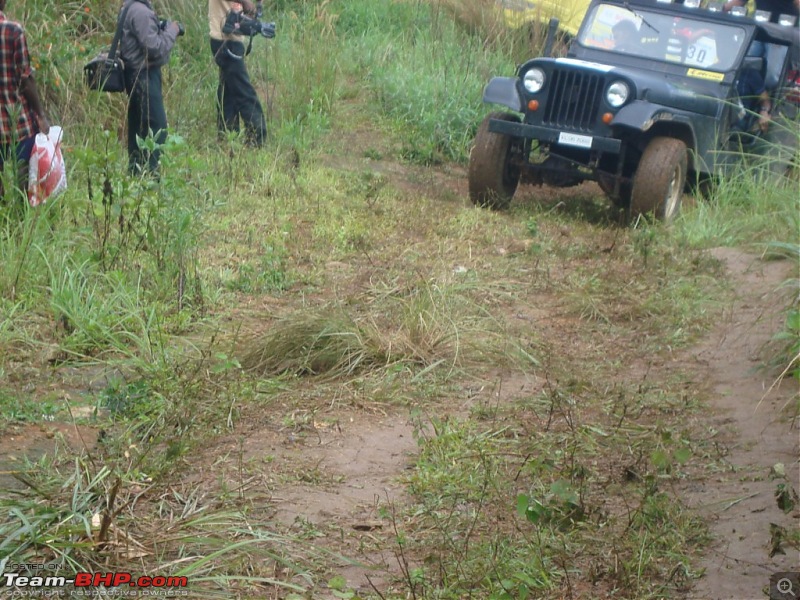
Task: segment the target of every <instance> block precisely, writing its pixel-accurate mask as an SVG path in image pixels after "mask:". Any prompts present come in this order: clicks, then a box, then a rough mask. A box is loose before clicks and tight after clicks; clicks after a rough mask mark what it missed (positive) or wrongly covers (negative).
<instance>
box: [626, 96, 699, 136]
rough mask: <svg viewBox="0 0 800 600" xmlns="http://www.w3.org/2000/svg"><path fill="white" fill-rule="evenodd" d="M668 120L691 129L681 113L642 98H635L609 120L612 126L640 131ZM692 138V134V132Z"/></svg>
mask: <svg viewBox="0 0 800 600" xmlns="http://www.w3.org/2000/svg"><path fill="white" fill-rule="evenodd" d="M662 121H669V122H670V123H680V124H681V125H683V126H685V127H688V128H689V129H690V130H691V129H692V124H691V121H690V120H689V119H688V118H686V117H685V116H683V115H681V114H676V113H674V112H671V111H670V110H669V109H666V108H664V107H663V106H660V105H658V104H650V103H649V102H644V101H642V100H635V101H634V102H631V103H630V104H628V105H627V106H623V107H622V109H621V110H620V111H619V112H618V113H617V114H616V115H615V116H614V120H613V121H611V126H612V127H630V128H632V129H637V130H639V131H641V132H646V131H649V130H650V129H651V128H652V127H653V126H654V125H655V124H656V123H660V122H662ZM692 137H693V138H694V134H692Z"/></svg>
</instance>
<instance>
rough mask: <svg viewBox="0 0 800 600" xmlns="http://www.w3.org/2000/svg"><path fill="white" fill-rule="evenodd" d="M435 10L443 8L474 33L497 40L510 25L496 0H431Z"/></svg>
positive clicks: (459, 23) (493, 40)
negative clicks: (506, 22) (507, 23)
mask: <svg viewBox="0 0 800 600" xmlns="http://www.w3.org/2000/svg"><path fill="white" fill-rule="evenodd" d="M431 5H432V6H433V7H434V10H443V11H444V12H446V13H447V14H448V15H450V17H451V18H452V19H453V21H455V22H456V23H457V24H458V25H459V27H461V28H462V29H464V30H465V31H467V32H469V33H470V34H473V35H478V36H480V37H481V38H483V39H485V40H487V41H489V42H495V41H497V40H498V39H499V38H502V37H503V36H504V35H505V34H506V33H507V32H508V27H507V26H506V24H505V21H504V20H503V14H502V12H501V11H500V10H498V7H497V4H496V3H495V2H494V0H431Z"/></svg>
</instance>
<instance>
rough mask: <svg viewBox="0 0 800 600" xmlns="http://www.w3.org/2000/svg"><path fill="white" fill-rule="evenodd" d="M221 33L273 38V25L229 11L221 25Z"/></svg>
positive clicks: (239, 12)
mask: <svg viewBox="0 0 800 600" xmlns="http://www.w3.org/2000/svg"><path fill="white" fill-rule="evenodd" d="M222 33H225V34H231V33H232V34H233V35H242V36H248V37H253V36H256V35H263V36H264V37H265V38H274V37H275V23H264V22H263V21H259V20H258V19H253V18H252V17H248V16H247V15H246V14H244V13H243V12H241V11H233V10H232V11H229V12H228V15H227V16H226V17H225V23H223V24H222Z"/></svg>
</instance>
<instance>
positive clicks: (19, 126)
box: [0, 11, 37, 145]
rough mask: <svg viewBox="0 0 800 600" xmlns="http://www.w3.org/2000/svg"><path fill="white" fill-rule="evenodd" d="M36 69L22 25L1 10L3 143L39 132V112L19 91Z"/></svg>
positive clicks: (0, 132)
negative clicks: (11, 19)
mask: <svg viewBox="0 0 800 600" xmlns="http://www.w3.org/2000/svg"><path fill="white" fill-rule="evenodd" d="M32 73H33V69H32V68H31V59H30V56H29V55H28V44H27V42H26V41H25V32H24V31H23V30H22V25H20V24H19V23H15V22H14V21H9V20H8V19H7V18H6V16H5V15H4V14H3V13H2V11H0V144H2V145H6V144H10V143H12V142H19V141H20V140H23V139H25V138H28V137H30V136H32V135H34V134H35V133H36V132H37V127H36V116H35V115H34V113H33V110H32V109H31V107H30V106H29V105H28V101H27V100H26V99H25V97H24V96H23V95H22V93H21V92H20V86H21V85H22V81H23V80H24V79H25V78H27V77H30V76H31V74H32Z"/></svg>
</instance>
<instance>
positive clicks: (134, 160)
mask: <svg viewBox="0 0 800 600" xmlns="http://www.w3.org/2000/svg"><path fill="white" fill-rule="evenodd" d="M125 90H126V91H127V92H128V170H129V171H130V172H131V173H132V174H138V173H140V172H142V171H143V170H144V169H145V168H146V169H147V170H148V171H150V172H151V173H155V172H157V171H158V161H159V157H160V155H161V151H160V150H159V149H158V148H156V149H155V150H153V151H152V152H151V151H148V150H146V149H144V148H139V143H138V141H137V139H136V138H137V136H138V137H140V138H142V139H144V138H147V137H148V136H150V135H152V137H153V139H154V141H155V142H156V144H157V145H158V146H160V145H163V144H164V142H166V140H167V113H166V111H165V110H164V97H163V93H162V89H161V67H156V68H151V69H141V70H136V69H125Z"/></svg>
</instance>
